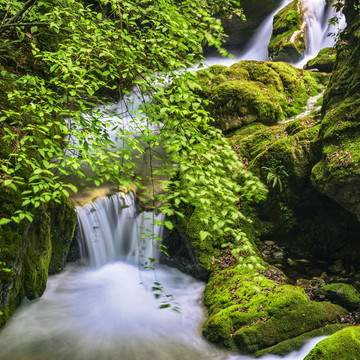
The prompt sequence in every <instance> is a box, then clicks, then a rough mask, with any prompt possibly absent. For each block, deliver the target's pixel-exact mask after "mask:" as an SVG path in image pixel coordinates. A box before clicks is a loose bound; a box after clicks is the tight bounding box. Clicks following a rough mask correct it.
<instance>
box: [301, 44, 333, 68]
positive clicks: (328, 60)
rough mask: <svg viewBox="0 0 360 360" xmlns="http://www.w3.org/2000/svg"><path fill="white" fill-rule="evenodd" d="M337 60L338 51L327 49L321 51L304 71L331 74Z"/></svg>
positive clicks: (307, 64)
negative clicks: (312, 70) (314, 70)
mask: <svg viewBox="0 0 360 360" xmlns="http://www.w3.org/2000/svg"><path fill="white" fill-rule="evenodd" d="M335 59H336V49H335V48H333V47H327V48H324V49H322V50H320V52H319V53H318V54H317V56H316V57H315V58H314V59H312V60H309V61H308V62H307V63H306V65H305V66H304V69H306V70H310V69H317V70H319V71H321V72H326V73H331V72H332V71H333V68H334V64H335Z"/></svg>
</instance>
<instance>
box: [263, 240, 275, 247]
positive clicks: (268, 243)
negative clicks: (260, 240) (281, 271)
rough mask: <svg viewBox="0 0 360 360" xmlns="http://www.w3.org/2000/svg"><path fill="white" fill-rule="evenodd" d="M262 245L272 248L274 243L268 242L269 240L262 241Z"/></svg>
mask: <svg viewBox="0 0 360 360" xmlns="http://www.w3.org/2000/svg"><path fill="white" fill-rule="evenodd" d="M264 244H265V245H267V246H274V245H275V243H274V242H273V241H270V240H267V241H264Z"/></svg>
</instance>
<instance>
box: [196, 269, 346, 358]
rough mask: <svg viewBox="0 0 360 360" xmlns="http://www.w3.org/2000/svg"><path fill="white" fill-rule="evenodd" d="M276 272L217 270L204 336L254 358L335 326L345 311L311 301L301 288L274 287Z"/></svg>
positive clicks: (211, 284) (209, 295)
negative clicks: (258, 353)
mask: <svg viewBox="0 0 360 360" xmlns="http://www.w3.org/2000/svg"><path fill="white" fill-rule="evenodd" d="M273 271H274V270H273V269H270V268H269V269H267V270H266V271H265V272H263V273H262V274H260V273H257V272H256V271H254V270H248V271H246V270H245V269H244V267H241V269H238V268H237V266H236V265H235V266H233V267H230V268H227V269H221V267H219V268H218V269H217V270H216V271H213V273H212V275H211V277H210V280H209V282H208V284H207V286H206V290H205V297H204V301H205V304H206V305H207V307H208V308H209V318H208V320H207V321H206V322H205V324H204V327H203V333H204V335H205V337H206V338H207V339H209V340H210V341H211V342H214V343H216V344H218V345H220V346H223V347H227V348H231V349H237V350H239V351H240V352H242V353H247V354H251V353H255V352H257V351H259V350H262V349H266V348H268V347H271V346H273V345H275V344H277V343H279V342H281V341H285V340H287V339H291V338H294V337H297V336H300V335H302V334H305V333H307V332H309V331H312V330H314V329H319V328H322V327H325V326H326V325H329V324H333V323H336V322H337V321H338V318H339V316H340V315H344V314H345V313H346V310H344V309H343V308H341V307H340V306H337V305H334V304H331V303H328V302H323V303H313V302H311V301H310V299H309V298H308V297H307V295H306V294H305V293H304V292H303V290H302V289H300V288H297V287H294V286H291V285H284V284H281V283H275V282H274V281H273V280H271V279H270V277H271V276H269V278H267V277H266V274H268V275H269V274H273Z"/></svg>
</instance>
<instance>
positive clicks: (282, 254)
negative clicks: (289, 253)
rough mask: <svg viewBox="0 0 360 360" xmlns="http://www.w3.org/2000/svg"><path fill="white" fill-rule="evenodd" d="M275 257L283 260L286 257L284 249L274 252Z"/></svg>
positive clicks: (277, 259) (276, 259) (277, 260)
mask: <svg viewBox="0 0 360 360" xmlns="http://www.w3.org/2000/svg"><path fill="white" fill-rule="evenodd" d="M273 257H274V260H275V261H276V262H281V261H283V260H284V258H285V253H284V252H283V251H276V252H274V254H273Z"/></svg>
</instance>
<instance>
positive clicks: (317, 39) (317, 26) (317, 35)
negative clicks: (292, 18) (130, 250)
mask: <svg viewBox="0 0 360 360" xmlns="http://www.w3.org/2000/svg"><path fill="white" fill-rule="evenodd" d="M300 8H301V12H302V13H303V24H304V26H305V34H306V39H305V42H306V52H305V54H304V56H303V58H302V59H301V60H300V61H299V62H297V63H296V64H295V65H296V66H297V67H302V66H304V65H305V64H306V63H307V62H308V61H309V60H310V59H312V58H314V57H315V56H316V55H317V54H318V52H319V51H320V50H321V49H323V48H325V47H331V46H334V45H335V42H336V35H337V34H338V33H339V31H341V30H343V29H344V28H345V26H346V20H345V15H344V14H343V13H337V12H336V10H335V8H333V7H332V6H329V5H327V2H326V0H300ZM332 18H337V19H338V20H337V21H338V23H337V24H335V25H330V24H329V20H330V19H332Z"/></svg>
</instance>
